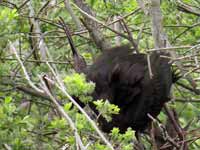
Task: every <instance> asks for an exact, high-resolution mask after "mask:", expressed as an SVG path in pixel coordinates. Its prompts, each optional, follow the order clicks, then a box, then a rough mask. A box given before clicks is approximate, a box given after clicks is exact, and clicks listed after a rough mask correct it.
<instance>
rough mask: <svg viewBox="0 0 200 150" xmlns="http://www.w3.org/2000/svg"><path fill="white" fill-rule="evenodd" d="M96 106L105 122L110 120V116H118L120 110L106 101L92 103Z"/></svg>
mask: <svg viewBox="0 0 200 150" xmlns="http://www.w3.org/2000/svg"><path fill="white" fill-rule="evenodd" d="M93 103H94V104H95V105H96V109H97V110H98V111H99V112H100V114H101V115H102V116H103V117H104V118H105V119H106V120H107V121H111V120H112V114H118V113H119V111H120V108H119V107H118V106H117V105H114V104H111V103H109V101H108V100H103V99H101V100H97V101H94V102H93Z"/></svg>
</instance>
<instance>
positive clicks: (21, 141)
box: [0, 96, 32, 150]
mask: <svg viewBox="0 0 200 150" xmlns="http://www.w3.org/2000/svg"><path fill="white" fill-rule="evenodd" d="M0 120H1V121H0V149H2V146H3V144H8V145H10V146H11V147H13V148H14V150H23V149H26V147H27V145H29V144H31V141H29V140H28V139H27V136H28V132H27V130H29V129H31V128H32V125H31V118H30V117H29V116H28V115H27V116H21V115H20V112H19V111H18V109H17V107H16V105H15V103H14V101H13V99H12V97H9V96H7V97H5V99H4V101H3V102H2V103H1V105H0Z"/></svg>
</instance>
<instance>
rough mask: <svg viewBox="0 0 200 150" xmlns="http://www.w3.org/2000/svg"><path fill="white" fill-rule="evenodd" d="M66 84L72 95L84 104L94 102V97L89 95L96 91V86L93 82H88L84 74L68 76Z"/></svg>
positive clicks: (65, 80)
mask: <svg viewBox="0 0 200 150" xmlns="http://www.w3.org/2000/svg"><path fill="white" fill-rule="evenodd" d="M64 82H65V84H66V86H67V91H68V92H69V94H70V95H74V96H76V97H79V98H80V100H81V101H82V102H84V103H88V102H89V101H91V100H92V97H91V96H87V95H89V94H91V93H92V92H93V91H94V88H95V84H94V83H93V82H91V81H90V82H86V78H85V75H84V74H78V73H73V74H70V75H67V76H66V77H65V79H64Z"/></svg>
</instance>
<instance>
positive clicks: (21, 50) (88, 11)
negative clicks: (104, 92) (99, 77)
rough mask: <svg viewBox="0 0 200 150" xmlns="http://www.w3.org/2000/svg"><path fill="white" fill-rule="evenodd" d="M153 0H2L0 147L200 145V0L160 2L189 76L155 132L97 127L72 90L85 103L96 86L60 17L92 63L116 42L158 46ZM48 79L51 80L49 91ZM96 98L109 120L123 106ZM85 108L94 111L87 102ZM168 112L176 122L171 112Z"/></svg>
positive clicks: (144, 49) (98, 149) (194, 149)
mask: <svg viewBox="0 0 200 150" xmlns="http://www.w3.org/2000/svg"><path fill="white" fill-rule="evenodd" d="M153 1H154V2H155V1H156V0H149V1H148V0H146V1H145V0H138V1H136V0H86V1H84V0H74V1H72V0H70V1H68V0H1V1H0V149H6V150H28V149H30V150H46V149H48V150H51V149H52V150H54V149H69V150H73V149H89V150H104V149H110V148H112V147H114V148H113V149H122V150H132V149H143V147H145V148H146V149H158V148H159V149H170V148H171V149H172V147H173V148H176V149H181V148H182V149H190V150H199V149H200V140H199V138H200V132H199V130H200V118H199V117H200V97H199V94H200V91H199V90H200V75H199V74H200V63H199V60H200V56H199V55H200V1H199V0H182V1H181V0H165V1H164V0H163V1H161V5H160V6H159V7H160V8H161V12H162V19H163V20H162V26H163V27H162V30H163V33H165V34H164V35H165V36H167V44H166V47H172V48H169V49H168V48H167V49H168V50H170V51H172V52H173V57H172V58H171V59H172V61H173V62H174V68H178V70H179V72H181V74H182V75H183V78H181V80H180V81H179V82H178V83H177V84H176V85H174V88H173V91H172V93H173V94H172V98H171V99H172V100H171V101H170V102H169V103H168V104H167V105H168V106H167V107H168V109H169V111H168V113H166V112H167V111H166V110H165V111H163V112H161V113H160V115H159V116H158V119H159V120H160V121H158V120H156V121H155V123H154V125H153V126H154V129H155V130H156V131H158V132H156V133H154V132H153V131H152V133H154V134H153V136H151V135H148V134H143V135H142V137H141V142H140V143H138V142H137V141H136V139H135V135H134V131H132V130H131V129H128V130H127V132H126V133H125V134H120V133H119V130H118V129H117V128H114V129H113V130H112V132H111V133H110V134H106V135H104V134H103V133H102V132H100V133H99V132H96V128H95V127H94V125H93V123H94V122H93V123H91V121H90V120H89V119H88V118H87V117H86V115H85V114H84V113H83V112H82V111H80V110H79V109H78V108H77V107H76V106H75V105H73V104H72V102H73V99H71V97H70V96H69V95H74V96H76V97H79V98H80V99H81V101H83V102H85V103H87V102H88V101H90V100H91V99H92V98H91V97H90V96H88V95H89V94H90V93H92V91H93V89H94V86H95V85H94V84H93V83H86V80H85V77H84V75H83V74H81V75H79V74H77V73H75V72H74V69H73V65H72V64H73V61H72V57H71V49H70V46H69V44H68V41H67V39H66V37H65V36H66V35H65V33H64V31H63V29H62V27H61V26H60V24H59V23H58V20H60V18H59V17H62V18H63V19H64V21H65V23H66V24H67V25H68V27H69V28H70V31H71V34H72V38H73V40H74V43H75V46H76V48H77V49H78V50H79V52H80V54H81V55H82V56H83V57H84V58H85V59H86V61H87V63H88V64H89V65H90V64H92V62H93V60H95V58H96V57H97V56H98V55H99V54H100V53H101V52H102V51H104V50H105V49H107V48H110V47H113V46H117V45H123V44H126V43H131V44H132V45H133V46H135V45H137V46H138V49H139V51H140V52H141V53H150V51H151V50H152V49H154V48H155V44H154V40H153V38H154V37H153V36H152V28H154V27H153V26H152V15H151V10H152V8H153V6H154V5H153V3H152V2H153ZM154 50H156V49H154ZM50 66H51V67H50ZM52 68H53V70H56V72H54V73H55V74H56V75H55V74H54V73H53V72H52V70H51V69H52ZM55 76H57V79H56V77H55ZM43 79H45V80H43ZM44 81H48V82H49V84H50V85H51V88H50V89H51V91H49V90H48V89H47V88H46V86H45V85H46V84H45V83H44ZM62 81H64V82H62ZM62 83H63V84H62ZM44 91H45V92H44ZM68 94H69V95H68ZM95 104H96V105H97V108H98V109H99V110H100V111H101V113H102V115H104V116H105V117H106V119H108V120H109V119H111V117H110V114H113V113H117V112H118V111H119V110H118V108H117V107H116V106H114V105H110V104H109V103H106V102H103V101H101V100H98V101H96V102H95ZM84 112H87V113H88V114H90V112H89V111H88V110H87V108H86V110H85V111H84ZM170 114H171V115H172V116H171V118H173V119H174V122H173V121H172V122H170V119H168V118H169V115H170ZM93 120H94V121H95V119H93ZM175 126H177V128H175ZM177 130H178V131H177ZM157 134H159V135H160V136H162V137H164V139H165V140H164V142H161V144H160V143H159V142H158V141H159V140H158V138H155V135H157ZM104 138H105V139H104ZM111 145H112V146H111ZM141 145H142V146H141Z"/></svg>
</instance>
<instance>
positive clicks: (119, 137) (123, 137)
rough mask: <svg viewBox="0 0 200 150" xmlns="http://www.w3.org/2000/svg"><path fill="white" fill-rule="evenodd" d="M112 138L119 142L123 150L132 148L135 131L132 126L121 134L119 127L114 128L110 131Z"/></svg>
mask: <svg viewBox="0 0 200 150" xmlns="http://www.w3.org/2000/svg"><path fill="white" fill-rule="evenodd" d="M110 136H111V139H112V140H114V141H115V143H116V144H119V146H120V147H121V149H123V150H132V149H133V140H134V139H135V136H134V131H133V130H132V129H131V128H128V130H127V131H126V132H125V133H124V134H121V133H119V129H118V128H113V130H112V131H111V133H110Z"/></svg>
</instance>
